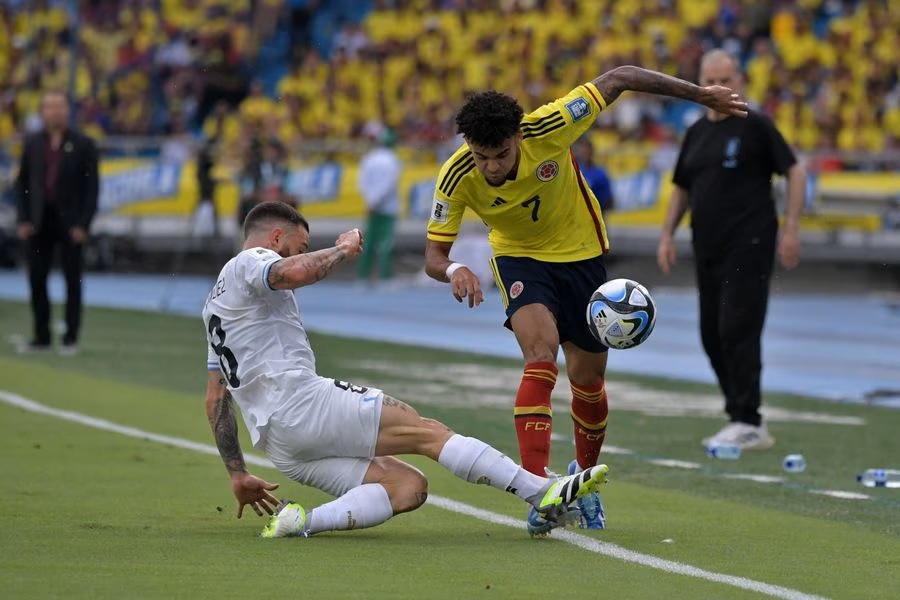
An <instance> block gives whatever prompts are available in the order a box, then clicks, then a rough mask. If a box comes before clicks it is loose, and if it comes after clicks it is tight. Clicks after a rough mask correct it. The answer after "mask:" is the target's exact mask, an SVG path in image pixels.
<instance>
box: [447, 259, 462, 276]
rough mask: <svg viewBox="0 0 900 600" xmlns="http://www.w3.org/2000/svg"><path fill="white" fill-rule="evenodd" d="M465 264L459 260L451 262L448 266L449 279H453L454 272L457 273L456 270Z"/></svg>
mask: <svg viewBox="0 0 900 600" xmlns="http://www.w3.org/2000/svg"><path fill="white" fill-rule="evenodd" d="M465 266H466V265H464V264H462V263H458V262H455V263H450V266H449V267H447V279H453V274H454V273H456V270H457V269H460V268H462V267H465Z"/></svg>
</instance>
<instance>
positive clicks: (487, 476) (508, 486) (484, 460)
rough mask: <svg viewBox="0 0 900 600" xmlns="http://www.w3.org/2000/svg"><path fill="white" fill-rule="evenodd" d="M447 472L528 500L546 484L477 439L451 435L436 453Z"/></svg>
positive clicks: (540, 478) (543, 479) (543, 480)
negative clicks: (439, 451) (438, 454)
mask: <svg viewBox="0 0 900 600" xmlns="http://www.w3.org/2000/svg"><path fill="white" fill-rule="evenodd" d="M438 462H439V463H440V464H441V465H442V466H443V467H444V468H446V469H447V470H448V471H450V472H451V473H453V474H454V475H456V476H457V477H459V478H461V479H465V480H466V481H468V482H469V483H480V484H484V485H489V486H491V487H495V488H497V489H498V490H503V491H506V492H510V493H511V494H515V495H516V496H518V497H519V498H522V499H523V500H528V499H529V498H532V497H534V496H535V495H536V494H538V493H540V492H541V491H542V490H544V489H545V488H546V487H547V480H546V479H545V478H543V477H538V476H537V475H534V474H532V473H529V472H528V471H526V470H525V469H523V468H522V467H520V466H519V465H517V464H516V463H514V462H513V461H512V459H510V458H509V457H507V456H505V455H503V454H501V453H500V451H499V450H495V449H494V448H492V447H490V446H488V445H487V444H485V443H484V442H482V441H481V440H478V439H475V438H471V437H465V436H462V435H459V434H454V435H453V437H451V438H450V439H449V440H447V443H446V444H444V447H443V448H442V449H441V454H440V456H438Z"/></svg>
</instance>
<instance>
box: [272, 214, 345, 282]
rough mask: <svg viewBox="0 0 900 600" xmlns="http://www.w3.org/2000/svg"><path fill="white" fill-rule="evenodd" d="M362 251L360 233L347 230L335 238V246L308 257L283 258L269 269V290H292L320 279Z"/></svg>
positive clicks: (304, 255)
mask: <svg viewBox="0 0 900 600" xmlns="http://www.w3.org/2000/svg"><path fill="white" fill-rule="evenodd" d="M360 252H362V234H361V233H360V231H359V229H351V230H350V231H347V232H345V233H342V234H341V235H339V236H338V239H337V241H336V242H335V245H334V246H332V247H331V248H325V249H324V250H317V251H315V252H310V253H309V254H298V255H296V256H291V257H288V258H283V259H281V260H279V261H278V262H276V263H275V264H274V265H272V268H271V269H269V278H268V281H269V287H271V288H272V289H273V290H292V289H295V288H298V287H302V286H304V285H310V284H312V283H316V282H317V281H321V280H322V279H324V278H325V277H326V276H327V275H328V273H330V272H331V270H332V269H333V268H335V267H336V266H338V265H339V264H341V263H342V262H344V261H345V260H347V259H348V258H353V257H354V256H356V255H358V254H359V253H360Z"/></svg>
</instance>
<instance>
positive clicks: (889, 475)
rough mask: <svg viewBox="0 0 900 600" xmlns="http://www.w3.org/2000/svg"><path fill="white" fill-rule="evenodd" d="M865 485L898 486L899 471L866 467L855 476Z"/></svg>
mask: <svg viewBox="0 0 900 600" xmlns="http://www.w3.org/2000/svg"><path fill="white" fill-rule="evenodd" d="M856 480H857V481H858V482H860V483H861V484H863V485H864V486H866V487H886V488H900V471H898V470H897V469H866V470H865V471H863V472H862V473H860V474H859V475H857V476H856Z"/></svg>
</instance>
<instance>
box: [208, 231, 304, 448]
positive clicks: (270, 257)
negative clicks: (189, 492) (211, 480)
mask: <svg viewBox="0 0 900 600" xmlns="http://www.w3.org/2000/svg"><path fill="white" fill-rule="evenodd" d="M279 260H281V256H279V255H278V253H277V252H274V251H272V250H268V249H265V248H251V249H249V250H244V251H243V252H241V253H240V254H238V255H237V256H235V257H234V258H232V259H231V260H230V261H228V262H227V263H226V264H225V266H224V267H223V268H222V271H221V272H220V273H219V277H218V280H217V281H216V284H215V286H214V287H213V289H212V291H210V293H209V296H208V297H207V298H206V304H205V306H204V307H203V322H204V324H205V325H206V339H207V346H208V347H207V368H208V369H209V370H216V369H218V370H221V372H222V374H223V375H224V377H225V380H226V381H227V382H228V389H229V390H230V391H231V395H232V396H233V397H234V399H235V401H236V402H237V403H238V406H240V409H241V414H242V415H243V417H244V423H246V425H247V429H248V430H249V432H250V439H251V440H252V442H253V446H254V447H255V448H264V447H265V437H266V429H267V426H268V423H269V417H270V416H271V415H272V413H273V412H275V410H276V409H277V408H279V407H280V406H281V405H282V404H283V403H284V402H285V401H286V400H287V399H288V398H289V397H290V395H291V394H295V393H297V392H298V391H300V390H301V389H302V384H303V382H304V380H308V379H310V378H313V377H315V376H316V359H315V356H314V355H313V352H312V349H311V348H310V346H309V339H308V338H307V335H306V330H305V329H303V324H302V322H301V321H300V311H299V310H298V309H297V302H296V300H295V298H294V293H293V291H291V290H273V289H272V288H270V287H269V284H268V275H269V269H270V268H271V266H272V265H273V264H275V263H276V262H278V261H279Z"/></svg>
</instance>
